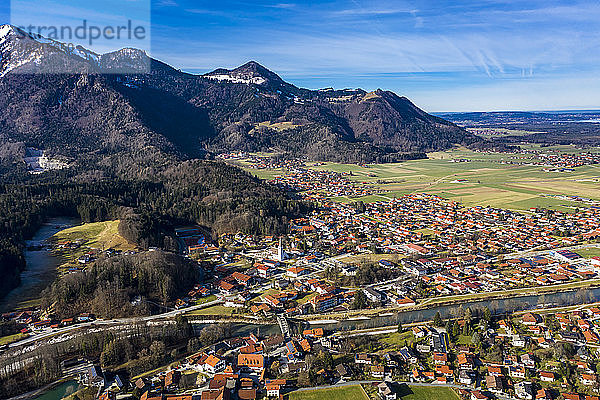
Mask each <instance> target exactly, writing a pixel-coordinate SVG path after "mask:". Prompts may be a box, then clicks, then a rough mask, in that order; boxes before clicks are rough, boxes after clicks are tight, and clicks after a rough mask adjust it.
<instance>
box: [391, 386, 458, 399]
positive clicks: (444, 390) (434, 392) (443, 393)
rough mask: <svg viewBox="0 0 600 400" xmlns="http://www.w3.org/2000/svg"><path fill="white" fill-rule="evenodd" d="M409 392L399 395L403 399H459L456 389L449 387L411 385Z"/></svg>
mask: <svg viewBox="0 0 600 400" xmlns="http://www.w3.org/2000/svg"><path fill="white" fill-rule="evenodd" d="M409 391H410V392H412V393H407V394H404V395H402V396H401V397H400V396H399V397H398V398H401V399H402V400H429V399H436V400H459V397H458V395H457V394H456V392H455V391H454V390H452V389H451V388H448V387H433V386H410V387H409Z"/></svg>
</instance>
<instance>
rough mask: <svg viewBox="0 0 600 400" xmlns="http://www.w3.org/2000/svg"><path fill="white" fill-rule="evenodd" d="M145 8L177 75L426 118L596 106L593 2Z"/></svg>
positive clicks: (159, 0)
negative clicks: (409, 105) (209, 75)
mask: <svg viewBox="0 0 600 400" xmlns="http://www.w3.org/2000/svg"><path fill="white" fill-rule="evenodd" d="M65 1H66V0H65ZM126 1H139V0H126ZM151 9H152V13H151V18H152V36H151V39H152V42H151V43H152V56H153V57H155V58H158V59H160V60H163V61H165V62H167V63H169V64H171V65H173V66H175V67H177V68H180V69H182V70H184V71H189V72H194V73H202V72H207V71H210V70H212V69H214V68H217V67H235V66H238V65H240V64H242V63H244V62H246V61H248V60H256V61H258V62H260V63H261V64H263V65H265V66H266V67H268V68H270V69H271V70H273V71H275V72H277V73H278V74H279V75H281V76H282V77H283V78H284V79H285V80H287V81H289V82H292V83H294V84H296V85H298V86H302V87H308V88H321V87H328V86H333V87H337V88H344V87H362V88H364V89H367V90H372V89H376V88H384V89H389V90H393V91H395V92H396V93H398V94H400V95H405V96H407V97H409V98H411V99H412V100H413V101H414V102H415V103H416V104H417V105H419V106H421V107H423V108H425V109H426V110H428V111H464V110H550V109H590V108H600V62H599V61H600V40H599V39H600V2H598V1H579V2H578V1H552V0H546V1H538V0H531V1H488V0H479V1H461V2H451V1H446V0H436V1H420V0H417V1H364V0H350V1H346V0H332V1H303V2H295V1H292V0H285V2H277V1H273V2H269V1H258V2H251V1H190V0H153V2H152V4H151ZM0 15H2V14H0Z"/></svg>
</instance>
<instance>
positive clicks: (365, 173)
mask: <svg viewBox="0 0 600 400" xmlns="http://www.w3.org/2000/svg"><path fill="white" fill-rule="evenodd" d="M527 146H528V148H531V149H539V148H537V147H536V145H527ZM548 149H552V150H560V151H564V152H575V151H579V150H578V149H576V148H574V147H572V146H554V147H550V148H548ZM592 150H597V149H592ZM428 156H429V159H424V160H411V161H405V162H402V163H390V164H371V165H362V166H361V165H356V164H336V163H325V164H318V163H310V162H309V163H307V165H308V167H309V168H313V169H316V170H329V171H337V172H343V173H351V176H349V178H350V179H353V180H355V181H358V182H365V183H368V184H371V185H374V186H376V187H378V188H380V189H382V190H384V191H385V193H382V194H380V195H372V196H366V197H363V198H358V199H356V198H347V197H336V198H333V200H335V201H340V202H350V201H355V200H361V201H364V202H376V201H385V200H390V199H391V198H394V197H400V196H403V195H405V194H409V193H416V192H424V193H431V194H437V195H439V196H442V197H444V198H447V199H451V200H455V201H458V202H461V203H463V204H465V205H467V206H474V205H481V206H492V207H499V208H508V209H513V210H528V209H529V208H532V207H542V208H549V209H558V210H561V211H573V210H574V209H575V208H576V207H586V206H587V205H586V204H585V203H582V202H576V201H570V200H563V199H558V198H555V197H552V196H557V195H573V196H582V197H587V198H590V199H594V200H600V185H599V183H600V165H588V166H583V167H579V168H576V169H575V171H574V172H545V171H544V170H543V169H544V167H543V166H541V165H520V164H521V163H524V164H527V163H529V162H535V161H539V160H538V159H537V157H536V156H535V155H522V154H502V153H490V154H488V153H476V152H473V151H470V150H468V149H464V148H457V149H454V150H449V151H444V152H437V153H431V154H429V155H428ZM517 163H519V164H517ZM250 172H251V173H252V174H255V175H257V176H258V177H260V178H263V179H270V178H272V177H274V176H277V175H281V174H282V173H284V171H282V170H281V169H279V170H250Z"/></svg>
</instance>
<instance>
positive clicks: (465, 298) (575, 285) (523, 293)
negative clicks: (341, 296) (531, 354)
mask: <svg viewBox="0 0 600 400" xmlns="http://www.w3.org/2000/svg"><path fill="white" fill-rule="evenodd" d="M597 288H600V279H589V280H585V281H578V282H571V283H564V284H558V285H548V286H537V287H527V288H518V289H509V290H499V291H494V292H482V293H472V294H464V295H454V296H441V297H433V298H429V299H424V300H423V301H422V302H420V303H418V304H416V305H414V306H407V307H402V308H399V307H394V308H389V307H385V308H384V307H380V308H373V309H365V310H348V311H344V312H340V313H333V312H332V313H325V314H310V315H306V316H300V317H299V318H300V319H303V320H305V321H307V322H309V323H311V322H313V323H314V322H320V321H322V320H331V319H348V318H353V317H377V316H381V315H380V314H382V313H398V312H417V311H423V310H429V309H431V308H434V307H445V306H452V305H458V304H464V303H465V302H469V303H472V302H483V301H493V300H510V299H519V298H521V297H530V296H542V295H552V294H556V293H564V292H565V291H574V290H579V289H597Z"/></svg>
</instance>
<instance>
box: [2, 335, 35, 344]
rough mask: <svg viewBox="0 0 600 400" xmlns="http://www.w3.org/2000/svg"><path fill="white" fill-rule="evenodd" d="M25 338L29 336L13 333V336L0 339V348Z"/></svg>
mask: <svg viewBox="0 0 600 400" xmlns="http://www.w3.org/2000/svg"><path fill="white" fill-rule="evenodd" d="M27 336H29V335H28V334H27V333H15V334H14V335H8V336H2V337H0V346H4V345H5V344H11V343H14V342H17V341H19V340H21V339H25V338H26V337H27Z"/></svg>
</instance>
